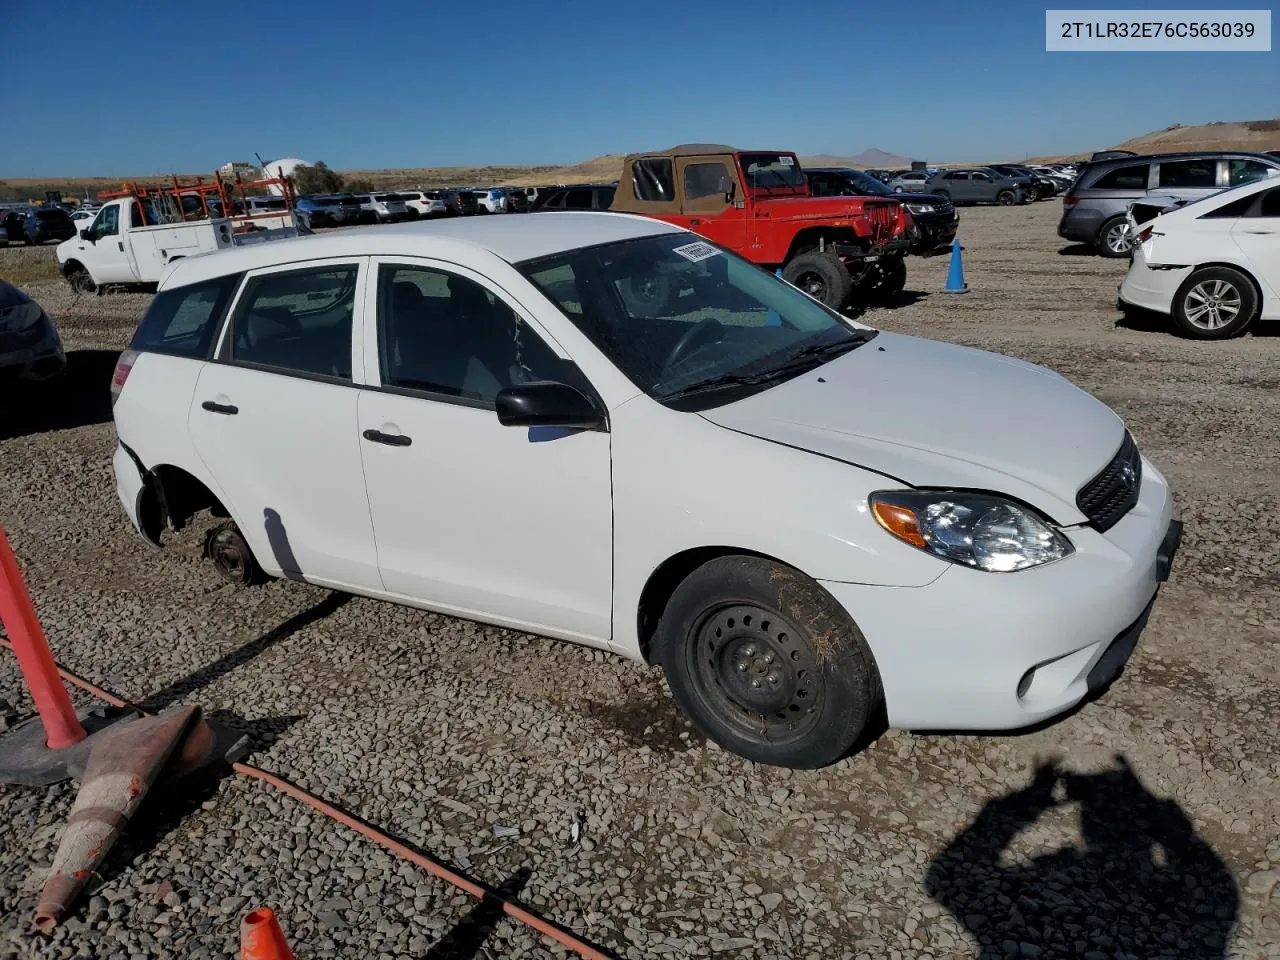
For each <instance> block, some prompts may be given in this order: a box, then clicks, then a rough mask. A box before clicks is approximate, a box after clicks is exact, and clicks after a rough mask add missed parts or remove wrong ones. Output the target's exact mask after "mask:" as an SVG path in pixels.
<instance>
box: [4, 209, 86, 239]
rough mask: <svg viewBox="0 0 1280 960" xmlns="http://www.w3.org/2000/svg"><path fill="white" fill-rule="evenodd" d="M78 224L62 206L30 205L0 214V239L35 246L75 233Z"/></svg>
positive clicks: (71, 235)
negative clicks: (24, 208) (27, 207)
mask: <svg viewBox="0 0 1280 960" xmlns="http://www.w3.org/2000/svg"><path fill="white" fill-rule="evenodd" d="M77 229H78V226H77V224H76V223H75V222H73V221H72V219H71V214H70V213H68V212H67V211H66V210H64V209H63V208H62V207H31V208H29V209H27V210H25V211H21V210H10V211H8V212H7V213H5V214H3V215H0V239H3V240H6V241H7V242H9V243H29V244H31V245H32V246H36V245H38V244H42V243H48V242H49V241H50V240H58V241H62V240H66V239H68V238H70V237H74V236H75V235H76V230H77Z"/></svg>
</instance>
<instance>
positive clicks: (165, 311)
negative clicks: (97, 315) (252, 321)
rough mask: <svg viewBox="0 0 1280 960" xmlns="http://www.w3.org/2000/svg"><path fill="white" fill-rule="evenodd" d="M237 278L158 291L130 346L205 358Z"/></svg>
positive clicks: (236, 283)
mask: <svg viewBox="0 0 1280 960" xmlns="http://www.w3.org/2000/svg"><path fill="white" fill-rule="evenodd" d="M240 277H241V274H238V273H237V274H232V275H231V276H227V277H219V278H218V279H216V280H208V281H205V282H204V283H193V284H190V285H188V286H185V287H172V288H170V289H168V290H163V291H161V292H160V293H157V294H156V295H155V297H153V298H152V300H151V306H149V307H148V308H147V312H146V313H145V314H143V316H142V321H141V322H140V323H139V324H138V329H137V330H136V331H135V332H134V335H133V342H132V343H131V344H130V345H129V346H130V348H131V349H133V350H140V351H146V352H148V353H163V354H166V355H168V356H171V357H190V358H192V359H201V360H202V359H204V358H206V357H208V356H209V354H210V352H211V349H212V347H213V338H214V336H215V335H216V333H217V330H218V327H219V326H220V325H221V322H222V318H223V316H224V315H225V314H226V311H227V305H228V304H229V303H230V302H231V297H232V296H233V294H234V293H235V291H236V288H237V287H239V285H240Z"/></svg>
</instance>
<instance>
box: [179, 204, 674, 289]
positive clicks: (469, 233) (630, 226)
mask: <svg viewBox="0 0 1280 960" xmlns="http://www.w3.org/2000/svg"><path fill="white" fill-rule="evenodd" d="M685 232H687V231H684V230H682V229H681V228H679V227H676V226H673V225H671V224H669V223H665V222H663V221H661V220H654V219H652V218H650V217H641V216H637V215H633V214H625V213H609V212H606V211H594V212H593V211H585V210H584V211H565V212H560V211H557V212H556V213H554V214H553V215H551V216H547V217H492V218H491V217H479V218H470V217H468V218H459V219H454V220H431V221H421V220H419V221H416V222H412V223H401V224H384V225H381V226H376V227H363V228H356V229H351V230H338V231H334V232H332V233H324V234H312V235H309V236H302V237H293V238H290V239H287V240H274V241H272V242H270V243H260V244H253V245H251V246H246V247H234V248H232V249H226V250H219V251H214V252H211V253H206V254H200V255H198V256H193V257H187V258H185V259H183V260H178V261H177V262H176V263H175V264H174V266H173V268H172V270H171V272H170V273H169V274H168V275H167V276H166V277H165V278H164V280H163V281H162V282H161V287H162V288H163V289H168V288H170V287H175V286H185V285H187V284H190V283H199V282H201V281H204V280H212V279H215V278H217V277H224V276H226V275H228V274H232V273H239V272H241V271H243V270H258V269H262V268H264V267H274V266H283V265H285V264H290V263H299V262H302V261H308V260H319V259H324V258H327V257H365V256H370V257H377V256H403V257H428V258H438V259H441V260H448V261H452V262H461V261H462V260H469V261H473V262H474V261H476V260H483V259H484V255H485V254H490V255H492V256H496V257H498V258H499V259H501V260H505V261H506V262H507V263H519V262H520V261H522V260H532V259H535V258H537V257H545V256H550V255H552V254H556V253H563V252H564V251H567V250H574V249H578V248H580V247H590V246H595V245H597V244H602V243H614V242H617V241H620V240H633V239H636V238H638V237H649V236H657V235H660V234H664V233H685ZM468 255H469V256H468Z"/></svg>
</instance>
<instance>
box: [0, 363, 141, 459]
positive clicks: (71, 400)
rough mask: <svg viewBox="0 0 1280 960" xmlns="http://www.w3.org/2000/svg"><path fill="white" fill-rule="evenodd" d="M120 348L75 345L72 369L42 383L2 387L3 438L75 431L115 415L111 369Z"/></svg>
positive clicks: (0, 435)
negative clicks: (80, 348) (56, 431)
mask: <svg viewBox="0 0 1280 960" xmlns="http://www.w3.org/2000/svg"><path fill="white" fill-rule="evenodd" d="M119 357H120V351H119V350H69V351H68V352H67V368H66V370H65V371H64V372H63V373H62V374H61V375H60V376H57V377H55V378H53V379H52V380H48V381H45V382H42V383H29V382H26V381H17V382H11V383H5V384H4V385H3V386H2V387H0V403H3V404H4V411H5V412H4V416H3V418H0V440H12V439H13V438H15V437H25V436H27V435H28V434H32V433H44V432H45V431H47V430H70V429H71V428H73V427H87V426H90V425H92V424H96V423H107V422H108V421H109V420H110V419H111V374H112V372H113V371H114V370H115V368H116V360H117V359H118V358H119Z"/></svg>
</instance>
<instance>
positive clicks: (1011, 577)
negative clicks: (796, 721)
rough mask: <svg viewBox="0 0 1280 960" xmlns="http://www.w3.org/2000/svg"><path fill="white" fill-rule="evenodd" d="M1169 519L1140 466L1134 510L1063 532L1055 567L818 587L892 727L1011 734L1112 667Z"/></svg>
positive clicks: (1171, 540) (1073, 700) (1157, 478)
mask: <svg viewBox="0 0 1280 960" xmlns="http://www.w3.org/2000/svg"><path fill="white" fill-rule="evenodd" d="M1172 514H1173V502H1172V500H1171V498H1170V496H1169V487H1168V484H1167V483H1166V481H1165V479H1164V477H1162V476H1161V475H1160V473H1159V472H1158V471H1157V470H1156V468H1155V467H1154V466H1152V465H1151V464H1150V463H1148V462H1147V461H1145V460H1144V461H1143V480H1142V490H1141V493H1140V495H1139V498H1138V502H1137V504H1136V505H1135V506H1134V507H1133V509H1132V510H1131V511H1130V512H1129V513H1128V514H1127V515H1126V516H1125V517H1124V518H1123V519H1122V520H1121V521H1120V522H1119V523H1117V524H1116V525H1115V526H1114V527H1112V528H1111V529H1110V530H1108V531H1107V532H1106V533H1105V534H1102V533H1098V532H1097V531H1096V530H1093V529H1092V528H1088V527H1073V528H1070V529H1069V530H1067V531H1066V532H1067V535H1068V536H1069V537H1070V538H1071V540H1072V543H1073V544H1074V546H1075V553H1073V554H1072V555H1071V556H1069V557H1067V558H1066V559H1064V560H1060V561H1058V562H1056V563H1051V564H1046V565H1045V566H1043V567H1036V568H1033V569H1030V570H1023V571H1019V572H1017V573H1009V574H993V573H984V572H981V571H977V570H971V569H968V568H965V567H958V566H957V567H950V568H948V569H947V570H946V571H945V572H944V573H943V574H942V576H940V577H939V578H938V579H937V580H935V581H934V582H933V583H931V584H929V585H928V586H924V587H883V586H868V585H864V584H849V583H833V582H829V581H823V586H824V587H825V588H826V589H827V590H828V591H829V592H830V593H831V594H832V596H834V597H835V598H836V600H837V601H839V602H840V603H841V604H842V605H843V606H844V607H845V609H846V610H847V611H848V612H849V615H850V616H851V617H852V618H853V619H854V621H855V622H856V623H857V624H858V626H859V627H860V628H861V630H862V633H863V635H864V636H865V637H866V640H867V643H868V645H869V646H870V648H871V652H872V654H873V655H874V656H875V659H876V664H877V666H878V667H879V670H880V677H881V681H882V683H883V687H884V696H885V706H886V710H887V712H888V718H889V723H890V725H891V726H893V727H897V728H900V729H938V730H942V729H969V730H980V729H985V730H1002V729H1017V728H1019V727H1026V726H1030V725H1032V724H1035V723H1039V722H1040V721H1043V720H1047V719H1049V718H1051V717H1055V716H1057V715H1059V714H1061V713H1063V712H1065V711H1067V710H1070V709H1071V708H1072V707H1074V706H1075V705H1076V704H1078V703H1079V702H1080V701H1081V700H1083V699H1084V698H1085V697H1086V696H1088V695H1089V693H1090V692H1091V691H1093V690H1096V689H1097V688H1098V687H1099V686H1100V685H1105V683H1107V682H1109V681H1110V680H1111V679H1113V678H1114V676H1115V674H1117V673H1118V672H1119V670H1120V669H1121V668H1122V667H1123V665H1124V662H1125V661H1126V660H1127V659H1128V656H1129V654H1130V653H1131V652H1132V650H1133V647H1134V645H1135V644H1136V642H1137V635H1138V634H1139V633H1140V632H1141V630H1142V627H1143V626H1144V625H1145V622H1146V614H1147V612H1148V611H1149V608H1150V606H1151V604H1152V603H1153V601H1154V599H1155V596H1156V592H1157V590H1158V589H1159V585H1160V582H1161V580H1163V579H1165V578H1166V577H1167V576H1168V570H1169V567H1170V565H1171V562H1172V552H1173V551H1174V550H1176V549H1177V539H1178V533H1179V532H1180V527H1179V526H1178V525H1176V524H1175V523H1174V522H1173V519H1172Z"/></svg>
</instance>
